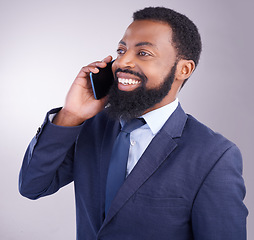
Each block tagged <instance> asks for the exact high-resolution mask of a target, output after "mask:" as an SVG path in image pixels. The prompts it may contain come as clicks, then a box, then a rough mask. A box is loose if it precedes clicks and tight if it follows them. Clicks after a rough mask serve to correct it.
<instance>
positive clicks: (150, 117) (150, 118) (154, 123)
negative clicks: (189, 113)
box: [142, 98, 179, 135]
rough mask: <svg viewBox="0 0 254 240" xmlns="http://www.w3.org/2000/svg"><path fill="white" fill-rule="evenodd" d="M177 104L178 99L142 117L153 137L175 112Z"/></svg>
mask: <svg viewBox="0 0 254 240" xmlns="http://www.w3.org/2000/svg"><path fill="white" fill-rule="evenodd" d="M178 102H179V101H178V98H176V99H175V100H174V101H173V102H171V103H169V104H167V105H165V106H163V107H161V108H158V109H155V110H153V111H151V112H148V113H146V114H144V115H143V116H142V117H143V118H144V119H145V121H146V123H147V125H148V126H149V128H150V129H151V131H152V133H153V134H154V135H155V134H157V133H158V132H159V131H160V129H161V128H162V127H163V125H164V124H165V122H166V121H167V119H168V118H169V117H170V116H171V114H172V113H173V112H174V111H175V110H176V108H177V106H178Z"/></svg>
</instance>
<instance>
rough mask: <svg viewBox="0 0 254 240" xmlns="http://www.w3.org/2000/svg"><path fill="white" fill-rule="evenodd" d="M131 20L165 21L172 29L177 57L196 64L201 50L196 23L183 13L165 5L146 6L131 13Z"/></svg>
mask: <svg viewBox="0 0 254 240" xmlns="http://www.w3.org/2000/svg"><path fill="white" fill-rule="evenodd" d="M133 20H134V21H137V20H152V21H160V22H165V23H167V24H168V25H169V26H170V27H171V28H172V31H173V33H172V34H173V36H172V41H173V46H174V47H175V49H176V51H177V56H178V59H186V60H193V61H194V63H195V65H196V66H197V65H198V62H199V58H200V53H201V50H202V43H201V37H200V34H199V32H198V28H197V27H196V25H195V24H194V23H193V22H192V21H191V20H190V19H189V18H188V17H186V16H185V15H183V14H181V13H178V12H176V11H174V10H172V9H169V8H165V7H147V8H144V9H142V10H138V11H136V12H134V14H133Z"/></svg>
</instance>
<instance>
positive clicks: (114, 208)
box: [102, 104, 187, 228]
mask: <svg viewBox="0 0 254 240" xmlns="http://www.w3.org/2000/svg"><path fill="white" fill-rule="evenodd" d="M186 120H187V116H186V114H185V113H184V112H183V110H182V108H181V106H180V104H179V106H178V107H177V109H176V111H175V112H174V113H173V114H172V115H171V117H170V118H169V119H168V120H167V122H166V123H165V125H164V126H163V127H162V129H161V130H160V132H159V133H158V134H157V135H156V136H155V137H154V138H153V140H152V142H151V143H150V144H149V146H148V148H147V149H146V151H145V152H144V154H143V155H142V157H141V158H140V160H139V161H138V163H137V164H136V166H135V167H134V169H133V170H132V172H131V173H130V175H129V176H128V177H127V179H126V180H125V182H124V184H123V185H122V187H121V188H120V189H119V191H118V193H117V195H116V197H115V199H114V200H113V202H112V205H111V207H110V209H109V212H108V214H107V216H106V219H105V221H104V223H103V225H102V228H103V227H104V226H105V225H106V224H107V223H108V222H109V221H110V220H111V219H112V218H113V217H114V215H115V214H116V213H117V212H118V211H119V210H120V209H121V207H122V206H123V205H124V204H125V203H126V202H127V201H128V200H129V199H130V197H131V196H132V195H133V194H134V193H135V192H136V191H137V190H138V189H139V188H140V187H141V185H142V184H143V183H144V182H145V181H146V180H147V179H148V178H149V177H150V176H151V175H152V174H153V173H154V172H155V171H156V170H157V169H158V168H159V166H160V165H161V164H162V163H163V162H164V161H165V160H166V159H167V157H168V156H169V155H170V153H171V152H172V151H173V150H174V149H175V148H176V147H177V144H176V142H175V140H174V138H176V137H180V136H181V134H182V131H183V128H184V125H185V122H186Z"/></svg>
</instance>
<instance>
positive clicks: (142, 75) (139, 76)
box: [115, 68, 147, 82]
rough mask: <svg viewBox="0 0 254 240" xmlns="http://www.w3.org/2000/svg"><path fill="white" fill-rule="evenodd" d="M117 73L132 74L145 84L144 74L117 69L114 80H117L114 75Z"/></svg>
mask: <svg viewBox="0 0 254 240" xmlns="http://www.w3.org/2000/svg"><path fill="white" fill-rule="evenodd" d="M118 72H122V73H129V74H132V75H134V76H137V77H138V78H140V79H141V81H142V82H146V81H147V77H146V75H145V74H144V73H139V72H134V71H132V70H130V69H122V68H117V69H116V71H115V79H116V78H117V77H116V74H117V73H118Z"/></svg>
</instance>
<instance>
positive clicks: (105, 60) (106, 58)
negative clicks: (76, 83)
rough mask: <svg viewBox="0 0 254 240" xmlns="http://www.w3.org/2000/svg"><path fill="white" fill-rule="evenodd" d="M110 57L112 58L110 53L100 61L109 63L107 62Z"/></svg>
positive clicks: (110, 59)
mask: <svg viewBox="0 0 254 240" xmlns="http://www.w3.org/2000/svg"><path fill="white" fill-rule="evenodd" d="M112 59H113V57H112V56H111V55H109V56H107V57H105V58H104V59H103V60H102V62H105V63H109V62H111V61H112Z"/></svg>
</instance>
